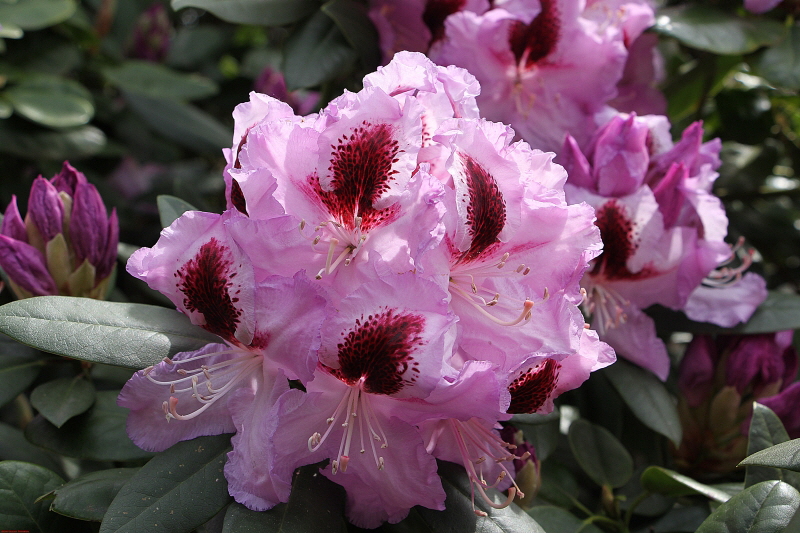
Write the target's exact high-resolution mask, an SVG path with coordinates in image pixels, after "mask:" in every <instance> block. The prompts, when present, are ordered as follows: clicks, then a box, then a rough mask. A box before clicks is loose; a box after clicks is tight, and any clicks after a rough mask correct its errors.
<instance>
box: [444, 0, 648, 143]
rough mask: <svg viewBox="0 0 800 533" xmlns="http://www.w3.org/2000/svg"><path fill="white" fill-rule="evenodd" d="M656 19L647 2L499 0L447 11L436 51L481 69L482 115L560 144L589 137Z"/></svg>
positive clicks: (535, 140)
mask: <svg viewBox="0 0 800 533" xmlns="http://www.w3.org/2000/svg"><path fill="white" fill-rule="evenodd" d="M618 3H619V4H620V5H616V4H618ZM643 16H644V18H643ZM652 22H653V13H652V8H650V7H649V5H648V4H647V3H645V2H630V3H621V2H614V1H611V0H609V1H608V2H589V3H587V4H586V5H584V3H583V2H579V1H578V0H541V2H530V3H526V2H517V1H507V2H499V3H496V4H495V9H491V10H489V11H487V12H485V13H483V14H478V13H473V12H468V11H462V12H458V13H455V14H453V15H451V16H450V17H448V18H447V19H446V21H445V37H444V38H443V39H442V40H441V41H439V42H438V43H436V44H435V45H434V47H433V48H432V49H431V52H430V55H431V58H432V59H433V60H434V61H435V62H437V63H441V64H454V65H457V66H459V67H463V68H466V69H467V70H469V71H470V72H471V73H472V74H474V75H475V77H476V78H477V79H478V81H479V82H480V83H481V86H482V88H483V91H482V94H481V97H480V98H479V99H478V104H479V105H480V108H481V114H482V116H484V117H486V118H488V119H490V120H496V121H500V122H505V123H508V124H510V125H511V126H512V127H513V128H514V129H515V130H516V132H517V134H518V135H519V136H520V137H521V138H523V139H525V140H526V141H528V142H529V143H530V144H531V145H532V146H534V147H536V148H541V149H543V150H557V149H559V148H560V147H561V144H562V143H563V141H564V136H565V135H566V134H567V133H571V134H572V135H573V136H575V138H576V139H577V140H578V142H579V144H580V145H581V146H583V145H584V143H586V142H587V141H588V138H589V136H590V135H591V132H592V131H594V129H595V123H594V114H595V113H597V112H598V111H600V110H601V109H603V107H604V106H605V105H606V103H607V102H608V101H609V100H611V99H612V98H614V97H615V96H616V85H617V83H618V82H619V80H620V79H621V78H622V74H623V67H624V65H625V61H626V58H627V48H626V47H627V46H628V45H629V44H630V43H631V42H633V40H635V39H636V37H638V35H639V33H641V31H642V30H644V28H646V27H647V26H648V25H650V24H652Z"/></svg>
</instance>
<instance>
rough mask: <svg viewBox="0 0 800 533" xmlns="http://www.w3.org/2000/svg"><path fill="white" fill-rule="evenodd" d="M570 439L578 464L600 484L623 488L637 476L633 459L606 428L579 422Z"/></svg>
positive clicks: (571, 427) (572, 428)
mask: <svg viewBox="0 0 800 533" xmlns="http://www.w3.org/2000/svg"><path fill="white" fill-rule="evenodd" d="M567 437H568V439H569V447H570V449H571V450H572V454H573V455H574V456H575V459H576V460H577V461H578V464H579V465H581V468H582V469H583V471H584V472H586V474H587V475H588V476H589V477H590V478H592V480H593V481H594V482H595V483H597V484H598V485H608V486H609V487H612V488H616V487H621V486H623V485H624V484H625V483H627V482H628V480H629V479H630V478H631V476H632V475H633V459H632V458H631V456H630V454H629V453H628V451H627V450H626V449H625V447H624V446H623V445H622V444H621V443H620V442H619V441H618V440H617V438H616V437H615V436H614V435H612V434H611V432H610V431H608V430H607V429H606V428H604V427H602V426H598V425H595V424H592V423H591V422H588V421H586V420H576V421H575V422H573V423H572V424H571V425H570V427H569V434H568V435H567Z"/></svg>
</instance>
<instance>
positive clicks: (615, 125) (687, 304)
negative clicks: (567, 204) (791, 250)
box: [561, 115, 766, 379]
mask: <svg viewBox="0 0 800 533" xmlns="http://www.w3.org/2000/svg"><path fill="white" fill-rule="evenodd" d="M667 132H668V123H667V122H666V119H665V118H663V117H653V116H649V117H637V116H635V115H630V116H627V117H626V116H624V115H617V116H614V117H613V118H611V120H609V121H608V123H607V124H606V125H605V126H603V127H602V128H601V129H600V130H598V132H597V133H596V134H595V135H594V137H593V139H592V141H591V144H590V145H589V148H588V149H587V150H586V151H585V152H582V151H581V150H580V148H579V147H578V144H577V142H576V141H575V140H574V139H572V138H571V137H570V138H568V139H567V142H566V143H565V145H564V150H563V152H562V156H561V162H562V163H563V164H564V165H565V167H566V168H567V171H568V172H569V180H568V183H567V185H566V191H567V195H568V199H569V200H570V201H571V202H586V203H589V204H590V205H592V206H594V208H595V209H596V210H597V222H596V224H597V226H598V227H599V228H600V233H601V235H602V237H603V242H604V245H605V246H604V250H603V254H602V255H601V256H599V257H598V258H597V259H595V260H594V263H593V265H592V267H591V268H590V270H589V272H588V273H587V275H586V276H585V277H584V280H583V281H582V285H583V286H584V288H585V289H586V294H587V296H586V308H587V310H588V311H589V312H590V313H591V314H592V323H593V324H594V325H595V326H596V327H597V329H598V331H599V332H600V336H601V338H602V339H604V340H606V341H607V342H608V343H609V344H611V345H612V346H614V348H615V349H616V350H617V352H618V353H619V354H620V355H622V356H624V357H626V358H628V359H630V360H631V361H633V362H635V363H637V364H639V365H640V366H643V367H645V368H647V369H649V370H651V371H652V372H653V373H655V374H656V375H657V376H659V377H660V378H661V379H666V376H667V373H668V372H669V358H668V356H667V352H666V349H665V347H664V345H663V343H662V342H661V341H660V340H659V339H658V338H657V337H656V335H655V326H654V323H653V321H652V320H651V319H650V318H649V317H648V316H647V315H645V314H644V313H643V311H642V310H643V309H645V308H647V307H649V306H651V305H653V304H661V305H664V306H666V307H669V308H672V309H684V308H687V309H688V310H689V314H690V315H691V316H692V318H695V319H700V320H705V321H712V322H716V323H718V324H720V325H724V326H732V325H734V324H735V323H736V322H738V321H739V320H746V319H747V318H749V316H750V315H751V314H752V313H753V311H754V310H755V308H756V307H757V306H758V304H760V303H761V301H763V299H764V298H765V297H766V290H765V287H764V283H763V280H762V279H761V278H758V277H754V276H750V277H746V278H745V279H744V280H742V281H740V282H739V285H735V284H734V285H730V286H729V287H725V289H722V288H719V287H720V286H725V285H726V284H728V283H729V282H731V281H734V282H735V281H737V280H738V277H739V276H740V273H739V271H738V270H736V269H734V270H721V271H716V270H715V269H716V268H717V267H718V266H720V265H721V264H724V263H726V262H727V261H728V260H729V259H730V258H731V255H732V252H731V249H730V247H729V246H728V245H727V244H726V243H725V242H724V237H725V235H726V232H727V223H728V220H727V217H726V216H725V211H724V209H723V207H722V204H721V203H720V201H719V199H717V198H716V197H714V196H713V195H712V194H711V187H712V184H713V182H714V180H715V179H716V177H717V173H716V172H715V169H716V168H717V167H718V166H719V158H718V156H717V154H718V152H719V147H720V145H719V141H717V140H715V141H711V142H708V143H705V144H704V143H702V127H701V125H700V124H699V123H695V124H693V125H692V126H690V127H689V128H687V130H686V131H685V132H684V134H683V137H682V139H681V141H680V142H678V143H677V144H675V145H673V144H672V141H671V139H670V138H669V135H668V133H667ZM584 154H585V155H584ZM704 283H707V284H709V285H711V286H717V287H718V288H715V289H711V288H709V289H704V288H702V289H701V287H702V284H704ZM731 288H733V290H737V291H740V289H744V290H743V291H740V292H738V293H737V294H738V295H739V296H740V297H741V301H740V303H739V309H737V310H735V311H734V310H730V309H728V310H725V311H722V312H719V313H718V312H714V313H709V314H708V315H702V313H701V310H702V309H713V308H714V307H715V306H714V305H713V304H709V303H707V302H708V299H711V300H712V301H713V300H716V299H719V298H725V297H726V295H729V294H732V293H728V292H726V290H728V289H731ZM698 289H700V291H701V292H700V293H699V294H697V295H696V294H695V292H696V291H698ZM731 321H733V323H731Z"/></svg>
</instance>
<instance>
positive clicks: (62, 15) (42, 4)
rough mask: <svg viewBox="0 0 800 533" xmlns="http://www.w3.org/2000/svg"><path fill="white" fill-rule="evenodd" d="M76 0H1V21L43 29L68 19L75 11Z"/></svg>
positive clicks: (31, 28) (27, 28)
mask: <svg viewBox="0 0 800 533" xmlns="http://www.w3.org/2000/svg"><path fill="white" fill-rule="evenodd" d="M76 7H77V4H76V2H75V0H18V1H17V2H0V22H2V24H3V25H5V24H6V23H8V24H13V25H14V26H18V27H19V28H22V29H23V30H41V29H43V28H47V27H49V26H52V25H54V24H58V23H59V22H61V21H64V20H67V19H68V18H69V17H71V16H72V14H73V13H74V12H75V8H76Z"/></svg>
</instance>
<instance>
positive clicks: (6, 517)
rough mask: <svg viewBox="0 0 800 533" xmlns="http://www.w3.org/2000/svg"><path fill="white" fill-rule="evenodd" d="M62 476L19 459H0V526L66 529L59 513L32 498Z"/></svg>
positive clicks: (48, 531) (48, 532) (43, 532)
mask: <svg viewBox="0 0 800 533" xmlns="http://www.w3.org/2000/svg"><path fill="white" fill-rule="evenodd" d="M62 483H64V480H63V479H61V478H60V477H58V475H57V474H55V473H54V472H51V471H50V470H48V469H46V468H44V467H41V466H38V465H33V464H30V463H23V462H20V461H3V462H0V524H1V525H0V528H2V529H3V530H12V531H13V530H17V531H31V532H33V531H36V532H39V533H51V532H53V531H65V529H64V526H65V524H64V520H63V518H62V517H60V516H59V515H57V514H55V513H51V512H50V511H48V510H47V502H39V503H34V501H35V500H36V499H37V498H38V497H39V496H41V495H42V494H46V493H48V492H50V491H51V490H53V489H55V488H56V487H59V486H60V485H61V484H62Z"/></svg>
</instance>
